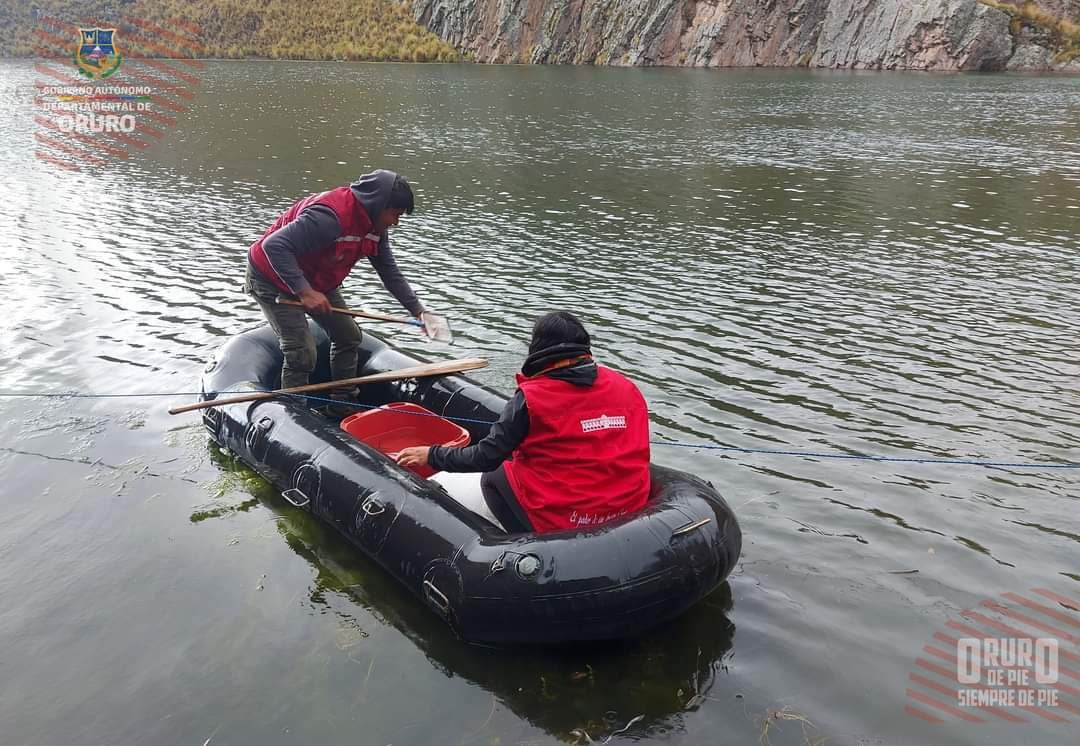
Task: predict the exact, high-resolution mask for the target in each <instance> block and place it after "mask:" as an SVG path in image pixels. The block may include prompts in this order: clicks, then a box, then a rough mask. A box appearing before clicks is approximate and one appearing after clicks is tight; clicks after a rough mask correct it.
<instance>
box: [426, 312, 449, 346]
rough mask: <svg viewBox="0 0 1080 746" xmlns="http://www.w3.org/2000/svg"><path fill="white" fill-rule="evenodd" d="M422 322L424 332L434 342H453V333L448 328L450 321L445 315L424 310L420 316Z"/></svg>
mask: <svg viewBox="0 0 1080 746" xmlns="http://www.w3.org/2000/svg"><path fill="white" fill-rule="evenodd" d="M420 318H421V319H423V322H424V334H426V335H428V337H430V338H431V339H434V340H435V341H436V342H446V344H453V342H454V333H453V332H452V331H451V330H450V322H449V321H448V320H447V319H446V317H445V316H440V315H438V314H437V313H431V311H424V313H423V314H421V316H420Z"/></svg>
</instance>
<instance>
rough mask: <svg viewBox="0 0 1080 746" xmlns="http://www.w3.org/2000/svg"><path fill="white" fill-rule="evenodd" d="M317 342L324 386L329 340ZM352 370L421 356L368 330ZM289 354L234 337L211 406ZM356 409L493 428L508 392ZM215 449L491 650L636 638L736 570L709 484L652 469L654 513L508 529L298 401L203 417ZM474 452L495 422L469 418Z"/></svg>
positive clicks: (380, 392)
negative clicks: (399, 410) (402, 411)
mask: <svg viewBox="0 0 1080 746" xmlns="http://www.w3.org/2000/svg"><path fill="white" fill-rule="evenodd" d="M312 330H313V332H315V334H316V338H317V339H318V341H319V351H320V352H319V357H320V368H319V369H317V371H316V374H315V375H314V376H313V377H312V378H313V380H326V378H327V374H328V365H327V357H328V355H327V353H328V342H327V340H326V338H325V336H324V335H323V334H322V332H321V330H319V329H318V327H316V326H314V325H313V326H312ZM361 361H362V363H361V366H360V369H359V371H358V375H367V374H369V373H377V372H381V371H386V370H394V369H398V368H404V367H408V366H411V365H416V364H417V363H418V361H417V360H416V359H414V358H410V357H407V356H405V355H403V354H402V353H400V352H398V351H396V350H393V349H391V348H390V347H389V346H388V345H386V344H385V343H383V342H381V341H380V340H378V339H377V338H375V337H373V336H372V335H371V334H368V333H365V334H364V343H363V349H362V350H361ZM281 362H282V358H281V353H280V352H279V351H278V346H277V340H276V338H275V336H274V334H273V332H272V331H271V330H270V329H269V327H261V328H259V329H255V330H252V331H249V332H245V333H243V334H240V335H238V336H236V337H233V338H232V339H230V340H229V341H228V342H226V344H225V345H224V346H223V347H222V348H221V349H220V350H219V351H218V352H217V353H216V355H215V358H214V359H213V360H211V362H210V363H209V364H208V365H207V368H206V372H205V375H204V376H203V391H204V392H208V393H206V394H204V398H213V396H215V392H224V391H243V390H253V389H254V390H270V389H274V388H277V386H278V382H279V380H280V368H281ZM362 401H363V402H364V403H366V404H372V405H379V404H386V403H389V402H391V401H409V402H415V403H416V404H420V405H421V406H424V407H426V408H427V409H429V410H432V411H434V412H436V413H438V414H440V415H442V416H443V417H448V418H459V421H460V420H461V419H464V420H480V421H483V422H493V421H494V420H496V419H497V418H498V415H499V413H500V412H501V411H502V408H503V405H504V404H505V402H506V397H504V396H502V395H501V394H498V393H496V392H494V391H491V390H489V389H486V388H484V387H482V386H479V385H478V384H475V383H473V382H470V381H469V380H467V379H466V378H464V377H461V376H447V377H442V378H437V379H413V380H406V381H398V382H392V383H380V384H369V385H367V386H365V387H364V388H363V392H362ZM203 422H204V424H205V425H206V427H207V429H208V430H209V431H210V434H211V436H212V437H213V438H214V440H215V441H217V443H218V444H220V445H221V446H223V447H225V448H227V449H228V450H230V451H232V452H234V453H235V454H236V455H237V456H239V458H240V459H241V460H243V461H244V462H245V463H247V464H248V465H249V466H251V467H252V468H253V469H255V470H256V471H257V472H259V473H260V474H261V475H262V476H263V477H265V478H266V479H268V480H269V481H270V482H271V483H272V484H274V485H275V486H276V487H277V488H278V489H280V490H281V491H282V494H283V496H284V497H285V499H287V500H288V501H289V502H291V503H293V504H294V505H296V506H298V507H301V508H303V509H305V510H310V511H311V512H312V513H314V514H315V515H317V516H318V517H320V518H321V519H323V520H324V521H326V522H328V523H330V524H331V525H333V526H334V527H336V528H337V529H338V530H339V531H340V532H341V533H342V534H344V535H345V537H346V538H347V539H348V540H349V541H351V542H352V543H353V544H354V545H356V546H357V547H359V548H360V549H361V550H362V551H363V552H364V553H365V554H367V555H368V556H370V557H371V558H373V559H374V560H376V561H377V562H378V563H379V564H380V565H382V566H383V567H384V568H385V569H386V570H387V571H388V572H390V573H391V574H392V575H393V576H394V577H396V578H397V579H398V580H400V581H401V582H402V583H404V584H405V586H406V587H407V588H409V590H411V591H412V592H413V593H415V594H416V595H417V596H418V597H419V598H420V599H421V600H422V601H423V602H424V603H425V604H427V605H428V606H429V607H430V608H431V609H432V610H434V611H435V613H436V614H438V615H440V616H441V617H442V618H443V619H445V620H446V622H447V623H448V624H449V625H450V626H451V628H453V630H454V631H455V632H456V633H457V634H458V635H460V636H461V637H463V638H465V639H467V640H471V641H482V642H492V643H515V642H545V643H546V642H564V641H574V640H598V639H612V638H622V637H629V636H635V635H638V634H639V633H641V632H643V631H644V630H646V629H648V628H650V627H653V626H655V625H657V624H659V623H661V622H663V621H665V620H668V619H671V618H673V617H676V616H678V615H679V614H681V613H682V612H683V611H685V610H686V609H687V608H688V607H690V606H691V605H692V604H694V603H695V602H697V601H698V600H699V599H701V598H702V597H704V596H705V595H707V594H708V593H710V592H711V591H712V590H713V589H714V588H716V586H717V585H719V584H720V583H721V582H722V581H723V580H724V578H725V577H726V576H727V574H728V572H730V571H731V569H732V568H733V567H734V566H735V562H736V561H737V559H738V557H739V551H740V548H741V544H742V535H741V533H740V531H739V525H738V523H737V522H736V520H735V516H734V515H733V514H732V512H731V509H730V508H729V507H728V506H727V503H725V502H724V500H723V498H721V497H720V495H719V494H718V493H717V492H716V490H715V489H713V487H712V485H710V484H708V483H707V482H705V481H703V480H701V479H698V478H697V477H694V476H691V475H689V474H686V473H683V472H679V471H675V470H673V469H667V468H664V467H661V466H655V465H654V466H653V467H652V492H651V495H650V498H649V503H648V505H647V506H646V508H645V509H644V510H643V511H642V512H640V513H638V514H636V515H633V516H628V517H626V518H622V519H619V520H616V521H614V522H611V523H607V524H605V525H602V526H599V527H596V528H590V529H577V530H568V531H560V532H555V533H545V534H506V533H504V532H502V531H501V530H499V529H498V528H497V527H495V526H494V525H493V524H491V523H490V522H488V521H487V520H486V519H484V518H482V517H481V516H479V515H477V514H475V513H473V512H472V511H470V510H468V509H466V508H465V507H463V506H462V505H460V504H459V503H457V502H456V501H455V500H454V499H453V498H451V497H450V496H449V495H448V494H447V493H446V492H445V491H444V490H443V488H442V487H440V486H439V485H438V484H436V483H435V482H433V481H429V480H426V479H422V478H420V477H418V476H416V475H414V474H413V473H412V472H410V471H407V470H405V469H403V468H401V467H399V466H398V465H397V464H395V463H394V462H393V461H391V460H390V459H389V458H387V457H386V456H384V455H383V454H381V453H379V452H378V451H376V450H375V449H373V448H370V447H368V446H367V445H365V444H364V443H361V442H360V441H358V440H356V439H354V438H353V437H352V436H350V435H348V434H347V433H345V432H343V431H342V430H341V429H340V428H339V427H338V426H337V425H336V424H335V423H334V422H332V421H330V420H328V419H326V418H325V417H323V416H321V415H319V414H317V413H315V412H313V411H312V410H311V409H310V408H308V406H307V405H306V403H305V402H304V401H303V400H302V399H299V398H296V397H284V398H278V399H271V400H264V401H259V402H253V403H245V404H232V405H227V406H222V407H215V408H212V409H207V410H204V413H203ZM462 424H463V425H464V426H465V427H466V428H467V429H468V430H469V431H470V434H471V435H472V437H473V439H474V442H475V440H476V439H478V438H481V437H483V435H484V434H485V433H486V431H487V429H488V426H487V425H485V424H481V423H478V422H469V421H465V422H462Z"/></svg>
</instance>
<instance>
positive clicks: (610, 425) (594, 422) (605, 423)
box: [581, 414, 626, 433]
mask: <svg viewBox="0 0 1080 746" xmlns="http://www.w3.org/2000/svg"><path fill="white" fill-rule="evenodd" d="M625 429H626V418H625V417H623V416H621V415H620V416H618V417H608V416H607V415H606V414H602V415H600V416H599V417H594V418H593V419H591V420H582V421H581V431H582V432H584V433H592V432H596V431H597V430H625Z"/></svg>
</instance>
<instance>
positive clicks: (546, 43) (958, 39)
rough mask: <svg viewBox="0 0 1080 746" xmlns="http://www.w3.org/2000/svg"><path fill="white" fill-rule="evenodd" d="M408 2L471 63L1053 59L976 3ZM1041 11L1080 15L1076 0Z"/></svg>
mask: <svg viewBox="0 0 1080 746" xmlns="http://www.w3.org/2000/svg"><path fill="white" fill-rule="evenodd" d="M1015 1H1016V2H1019V1H1020V0H1015ZM410 2H411V3H412V9H413V15H414V16H415V17H416V19H417V20H418V21H420V22H421V23H423V24H424V25H426V26H427V27H428V28H429V29H431V30H432V31H434V32H435V33H436V34H437V35H438V36H440V37H441V38H443V39H444V40H446V41H448V42H450V43H451V44H453V45H454V46H456V47H457V48H458V49H459V50H461V51H462V52H465V53H467V54H470V55H471V56H472V58H473V59H475V60H476V61H478V62H526V63H549V64H583V65H684V66H693V67H749V66H807V67H830V68H851V69H875V70H878V69H886V70H888V69H915V70H1003V69H1006V68H1009V69H1032V68H1037V69H1046V68H1048V67H1050V66H1051V62H1050V60H1051V57H1052V53H1051V51H1050V50H1049V49H1048V48H1047V47H1045V46H1043V45H1041V44H1040V43H1039V41H1040V40H1039V39H1038V38H1036V37H1032V36H1031V35H1028V36H1026V37H1025V38H1023V39H1020V38H1017V39H1014V36H1013V34H1014V33H1016V29H1015V28H1014V29H1012V30H1010V17H1009V15H1007V14H1006V13H1004V12H1002V11H1000V10H996V9H994V8H991V7H989V6H987V5H984V4H982V3H980V2H978V0H410ZM1040 5H1041V7H1043V8H1045V9H1046V10H1048V11H1051V12H1054V13H1057V14H1058V15H1060V16H1064V17H1070V16H1071V17H1073V18H1075V17H1077V16H1078V15H1080V0H1044V2H1042V3H1041V4H1040ZM1014 25H1015V24H1014ZM1043 41H1044V43H1046V44H1048V43H1049V41H1047V40H1045V39H1044V40H1043Z"/></svg>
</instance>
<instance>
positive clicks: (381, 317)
mask: <svg viewBox="0 0 1080 746" xmlns="http://www.w3.org/2000/svg"><path fill="white" fill-rule="evenodd" d="M277 302H278V305H280V306H300V307H301V308H303V307H304V304H303V303H301V302H300V301H298V300H287V299H285V298H278V299H277ZM330 310H331V311H333V312H334V313H340V314H344V315H345V316H357V317H359V318H362V319H375V320H376V321H397V322H399V323H402V324H412V325H414V326H423V325H424V322H423V321H420V320H419V319H412V318H409V317H408V316H392V315H390V314H388V313H374V312H372V311H352V310H350V309H348V308H335V307H334V306H330Z"/></svg>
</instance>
